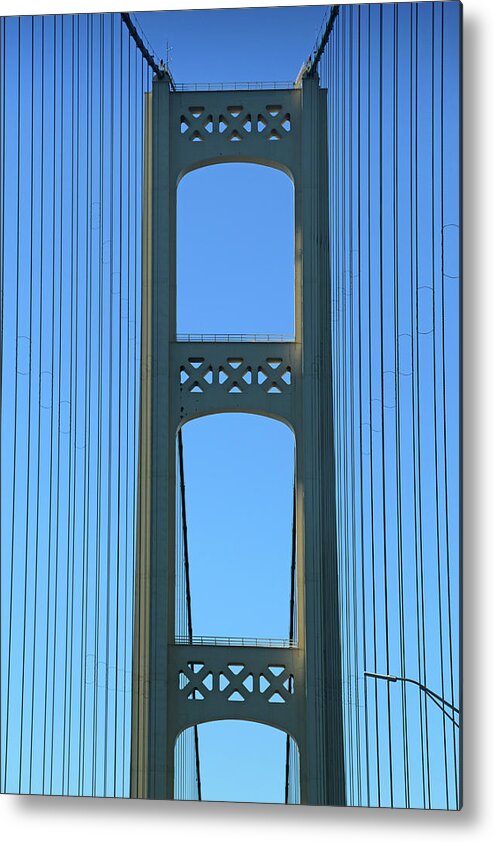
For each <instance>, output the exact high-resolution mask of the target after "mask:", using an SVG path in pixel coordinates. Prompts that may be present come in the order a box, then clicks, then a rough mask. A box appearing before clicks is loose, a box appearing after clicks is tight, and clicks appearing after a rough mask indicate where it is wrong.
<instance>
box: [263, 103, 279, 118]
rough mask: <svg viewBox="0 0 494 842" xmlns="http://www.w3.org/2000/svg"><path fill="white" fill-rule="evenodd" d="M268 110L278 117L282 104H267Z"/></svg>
mask: <svg viewBox="0 0 494 842" xmlns="http://www.w3.org/2000/svg"><path fill="white" fill-rule="evenodd" d="M266 111H267V112H268V114H269V115H270V116H271V117H277V116H278V114H279V113H280V111H281V105H266Z"/></svg>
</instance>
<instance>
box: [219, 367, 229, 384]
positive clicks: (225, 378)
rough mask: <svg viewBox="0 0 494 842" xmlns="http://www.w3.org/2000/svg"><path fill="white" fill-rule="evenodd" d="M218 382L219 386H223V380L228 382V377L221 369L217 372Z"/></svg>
mask: <svg viewBox="0 0 494 842" xmlns="http://www.w3.org/2000/svg"><path fill="white" fill-rule="evenodd" d="M218 380H219V382H220V385H221V384H223V383H224V382H225V380H228V375H227V374H225V372H224V371H223V369H222V368H220V370H219V374H218Z"/></svg>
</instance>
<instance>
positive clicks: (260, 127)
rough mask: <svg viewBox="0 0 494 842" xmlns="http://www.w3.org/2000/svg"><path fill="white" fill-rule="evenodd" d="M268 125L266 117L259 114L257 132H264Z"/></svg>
mask: <svg viewBox="0 0 494 842" xmlns="http://www.w3.org/2000/svg"><path fill="white" fill-rule="evenodd" d="M267 125H268V124H267V121H266V119H265V117H263V116H262V114H259V116H258V118H257V131H258V132H263V131H264V129H265V128H266V126H267Z"/></svg>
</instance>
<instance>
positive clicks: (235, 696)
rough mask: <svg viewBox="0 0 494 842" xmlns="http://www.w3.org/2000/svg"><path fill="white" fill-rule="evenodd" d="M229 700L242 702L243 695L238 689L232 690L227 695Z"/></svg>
mask: <svg viewBox="0 0 494 842" xmlns="http://www.w3.org/2000/svg"><path fill="white" fill-rule="evenodd" d="M228 701H229V702H244V701H245V699H244V697H243V696H242V695H241V694H240V693H239V692H238V690H234V691H233V693H232V694H231V695H230V696H228Z"/></svg>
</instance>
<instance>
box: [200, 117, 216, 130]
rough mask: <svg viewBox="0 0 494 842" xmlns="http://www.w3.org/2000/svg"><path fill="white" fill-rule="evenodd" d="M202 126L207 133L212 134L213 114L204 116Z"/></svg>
mask: <svg viewBox="0 0 494 842" xmlns="http://www.w3.org/2000/svg"><path fill="white" fill-rule="evenodd" d="M202 125H203V126H204V128H205V129H206V131H207V132H208V134H212V132H213V115H212V114H210V115H209V117H206V119H205V120H204V122H203V124H202Z"/></svg>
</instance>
